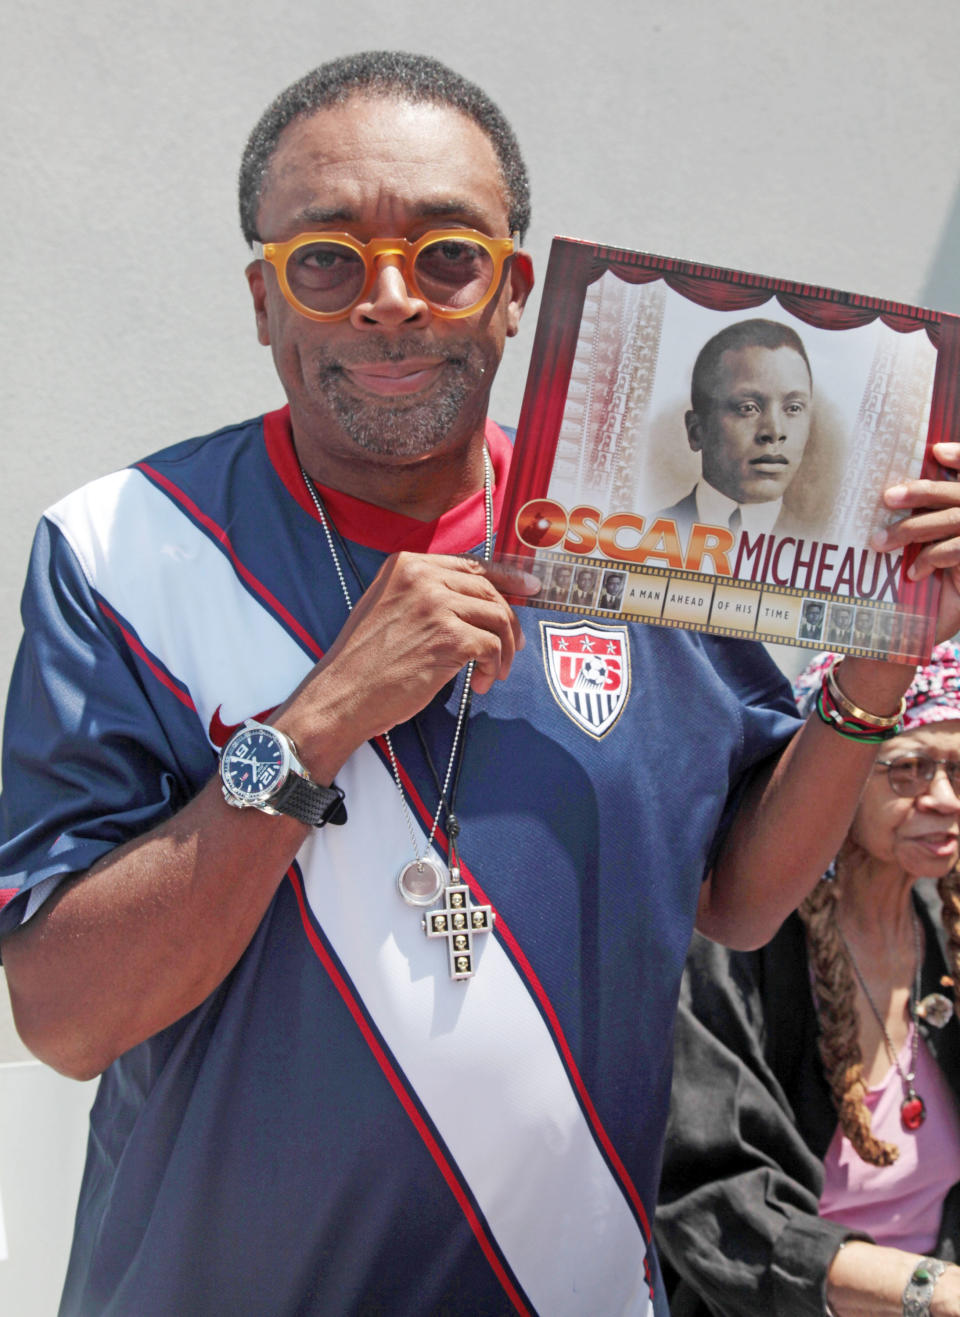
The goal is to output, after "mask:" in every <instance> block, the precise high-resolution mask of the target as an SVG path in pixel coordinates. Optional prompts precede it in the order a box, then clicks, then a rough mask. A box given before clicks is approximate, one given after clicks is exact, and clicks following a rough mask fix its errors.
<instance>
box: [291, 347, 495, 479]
mask: <svg viewBox="0 0 960 1317" xmlns="http://www.w3.org/2000/svg"><path fill="white" fill-rule="evenodd" d="M429 350H430V353H431V354H432V355H435V356H436V355H439V356H441V357H442V358H443V366H442V368H441V375H440V378H439V379H438V380H437V381H436V383H435V384H434V386H433V387H432V388H431V389H430V390H429V392H428V394H427V396H426V397H423V398H419V397H417V395H407V396H405V397H400V398H395V399H376V400H374V399H370V400H368V399H366V398H364V397H360V396H358V395H357V393H355V392H354V391H353V390H352V389H351V388H350V386H349V384H348V383H347V381H346V378H345V370H344V368H345V367H348V366H351V365H358V364H361V363H364V364H369V363H372V362H384V361H393V362H397V361H402V360H404V358H406V357H417V356H421V355H423V353H424V344H423V342H422V341H421V340H419V339H413V338H410V339H400V340H396V339H395V340H392V341H390V342H389V343H386V342H384V343H381V344H376V345H374V344H373V343H368V344H367V345H366V348H365V351H364V353H363V355H362V356H361V355H359V354H357V355H355V356H346V355H344V354H343V353H332V352H330V353H322V354H321V355H320V356H319V357H318V358H317V359H316V362H315V364H316V367H317V385H318V388H319V391H320V393H321V394H322V396H323V398H324V400H325V401H326V402H327V404H328V405H329V407H330V408H331V410H332V411H333V413H334V414H335V416H336V418H337V420H338V421H339V423H340V426H341V427H342V429H343V431H344V433H345V434H346V435H347V437H348V438H349V439H350V440H351V442H352V443H353V444H355V445H356V446H357V447H358V448H361V449H363V450H364V451H365V452H368V453H374V454H377V455H378V456H383V457H421V456H423V455H425V454H427V453H430V452H432V451H433V450H434V449H436V448H438V447H439V446H440V445H441V444H442V443H443V442H444V441H445V440H446V439H447V437H448V436H449V435H450V433H451V432H452V431H453V430H454V429H455V427H456V426H457V422H458V421H460V420H461V418H462V417H463V415H464V411H465V408H466V406H467V404H468V402H469V401H470V400H471V399H474V400H475V404H476V410H477V413H478V415H479V414H481V413H482V410H483V406H482V403H481V399H480V396H479V395H480V394H481V392H482V390H483V386H484V383H485V380H486V376H487V368H486V364H485V361H484V356H483V353H482V352H481V351H480V349H479V348H478V347H477V345H476V344H474V343H473V342H471V341H469V340H463V341H458V342H451V343H444V344H442V345H437V344H431V345H430V349H429Z"/></svg>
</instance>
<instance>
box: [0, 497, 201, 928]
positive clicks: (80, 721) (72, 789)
mask: <svg viewBox="0 0 960 1317" xmlns="http://www.w3.org/2000/svg"><path fill="white" fill-rule="evenodd" d="M21 611H22V618H23V627H24V634H23V639H22V641H21V645H20V649H19V652H18V655H17V659H16V663H15V665H14V671H13V678H12V681H11V686H10V693H9V697H8V703H7V710H6V718H5V725H4V747H3V795H2V797H0V891H2V893H3V896H4V897H5V898H6V904H5V905H4V908H3V910H2V912H0V936H2V935H3V934H4V933H7V932H9V931H11V929H13V928H15V927H16V926H17V925H18V924H20V923H22V922H23V921H24V920H25V919H27V918H29V917H30V916H31V915H32V914H33V913H34V912H35V911H36V909H38V908H39V906H40V905H41V904H42V902H43V901H44V900H45V899H46V898H47V897H48V896H49V895H50V893H51V892H52V891H53V890H55V888H56V886H57V885H58V883H59V882H60V881H62V880H63V878H64V877H65V876H68V875H71V874H76V873H80V872H83V871H84V870H86V869H87V868H89V866H90V865H91V864H93V863H94V861H96V860H97V859H98V858H99V857H100V856H102V855H103V854H105V853H106V852H107V851H109V850H111V849H113V847H115V846H118V845H120V844H121V843H123V842H125V841H128V840H129V839H131V838H132V837H135V836H137V835H139V834H140V833H143V832H145V831H147V830H148V829H149V828H151V827H153V826H155V825H156V824H158V823H159V822H161V821H162V820H164V819H166V818H168V817H170V815H171V814H173V813H174V812H175V811H176V810H178V809H179V808H180V807H181V806H182V805H183V804H185V803H186V801H187V800H188V799H189V798H190V797H191V796H192V795H193V794H194V792H195V791H196V790H197V789H198V786H199V784H200V783H199V782H198V781H197V776H198V768H199V775H200V777H201V779H202V776H203V773H204V771H205V772H206V775H209V772H210V771H211V769H212V767H213V763H214V760H213V752H212V750H211V749H210V747H209V744H208V743H206V742H203V744H202V745H200V746H198V744H197V742H198V735H197V733H198V729H199V722H198V720H197V718H196V715H195V714H193V713H191V711H190V710H189V709H188V708H186V707H184V705H183V703H182V700H181V699H178V698H176V695H175V693H172V692H171V691H170V690H169V689H168V688H167V687H165V686H164V685H163V684H162V683H160V682H154V683H152V684H150V685H148V683H147V680H146V678H145V672H144V665H143V663H142V661H141V658H140V656H138V654H137V652H136V646H135V645H131V644H130V643H129V640H130V638H129V636H125V635H124V632H123V628H122V625H121V624H120V619H118V618H117V617H116V616H115V615H114V614H113V613H112V612H111V610H110V608H109V606H108V604H107V601H105V600H103V599H101V598H100V597H99V596H98V595H97V594H96V592H95V591H94V589H93V588H92V587H91V585H90V583H89V582H88V580H87V578H86V576H85V575H84V573H83V571H82V568H81V566H80V563H79V562H78V560H77V558H76V556H75V555H74V553H73V550H72V549H71V547H70V545H69V543H68V542H67V540H66V538H65V536H64V534H63V533H62V531H61V530H60V529H59V528H58V527H57V526H56V525H55V524H53V523H51V522H50V521H49V520H47V519H44V520H43V521H42V522H41V524H40V527H39V529H38V531H37V535H36V537H35V540H34V546H33V552H32V555H31V560H30V567H29V572H28V577H27V583H26V587H25V590H24V595H23V601H22V610H21ZM178 732H179V735H178ZM175 746H180V747H181V750H180V752H179V753H178V750H177V749H176V748H175ZM183 746H191V747H192V748H191V749H189V750H188V751H187V752H186V753H187V754H188V755H189V757H190V758H191V759H192V760H193V763H192V764H191V763H189V762H187V761H186V760H185V759H184V758H183V757H182V755H183V749H182V747H183ZM198 750H199V755H198V753H197V752H198ZM201 765H203V766H204V767H201Z"/></svg>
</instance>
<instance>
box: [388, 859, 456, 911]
mask: <svg viewBox="0 0 960 1317" xmlns="http://www.w3.org/2000/svg"><path fill="white" fill-rule="evenodd" d="M446 880H447V871H446V869H445V868H444V867H443V865H442V864H441V863H440V862H439V860H435V859H434V858H433V856H431V855H425V856H424V857H423V859H422V860H410V861H409V863H407V864H405V865H404V866H403V868H402V869H401V870H400V872H399V873H398V874H397V886H398V887H399V889H400V895H401V896H402V897H403V899H404V900H405V901H406V903H407V905H433V903H434V901H436V900H437V898H438V897H439V895H440V893H441V892H442V891H443V885H444V883H445V882H446Z"/></svg>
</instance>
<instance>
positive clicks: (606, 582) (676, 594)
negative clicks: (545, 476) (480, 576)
mask: <svg viewBox="0 0 960 1317" xmlns="http://www.w3.org/2000/svg"><path fill="white" fill-rule="evenodd" d="M507 561H508V562H510V561H511V559H510V558H509V557H508V558H507ZM512 561H514V562H515V565H517V566H519V567H522V568H523V569H524V570H525V571H533V572H534V573H535V574H536V575H538V576H540V578H541V580H542V582H543V586H542V590H541V593H540V595H539V596H534V597H532V598H527V599H522V600H518V601H517V602H520V603H524V604H527V605H529V606H531V607H533V608H540V609H552V610H555V611H559V612H566V613H581V614H583V613H585V614H589V615H591V616H596V617H604V618H609V619H610V620H611V621H613V620H616V621H622V622H649V623H652V624H653V625H655V626H665V627H673V628H678V629H681V630H686V631H705V632H708V633H710V634H711V635H722V636H729V637H731V638H737V639H741V640H745V639H747V640H762V641H766V642H768V643H770V644H781V645H795V646H798V647H800V648H804V649H831V650H835V651H837V652H838V653H843V654H854V655H857V656H858V657H862V658H886V659H889V660H890V661H892V662H911V663H915V662H919V661H921V660H923V659H924V658H925V657H926V656H927V655H928V654H929V652H930V647H931V645H932V643H933V630H934V619H933V618H932V617H930V616H928V615H927V614H925V613H915V612H911V611H909V610H905V609H903V608H901V607H898V605H896V604H890V603H875V602H873V601H871V600H861V599H856V598H851V597H850V596H847V595H838V594H831V593H828V592H812V591H809V590H802V589H800V588H798V587H793V586H775V585H769V584H767V583H765V582H762V581H741V580H738V579H736V578H734V577H729V576H707V575H704V574H701V573H697V572H685V571H682V570H675V569H672V568H669V567H637V566H636V565H635V564H632V563H625V562H619V561H610V560H607V559H604V560H602V561H601V560H598V559H596V558H588V559H585V558H582V557H575V556H574V555H571V554H564V553H549V552H548V553H545V552H543V551H540V552H539V553H537V555H536V556H535V557H534V558H533V559H532V560H531V559H530V558H529V557H519V556H518V557H516V559H514V560H512Z"/></svg>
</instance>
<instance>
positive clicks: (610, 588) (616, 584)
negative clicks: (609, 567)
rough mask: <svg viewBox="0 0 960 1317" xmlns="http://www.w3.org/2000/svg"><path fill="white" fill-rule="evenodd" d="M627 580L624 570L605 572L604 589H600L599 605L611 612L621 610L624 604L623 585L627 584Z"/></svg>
mask: <svg viewBox="0 0 960 1317" xmlns="http://www.w3.org/2000/svg"><path fill="white" fill-rule="evenodd" d="M626 580H627V578H626V576H625V575H624V574H623V572H604V575H603V589H602V590H601V591H600V598H599V600H598V601H597V607H598V608H603V609H606V610H607V611H609V612H611V613H617V612H619V611H620V608H621V607H622V605H623V587H624V585H626Z"/></svg>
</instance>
